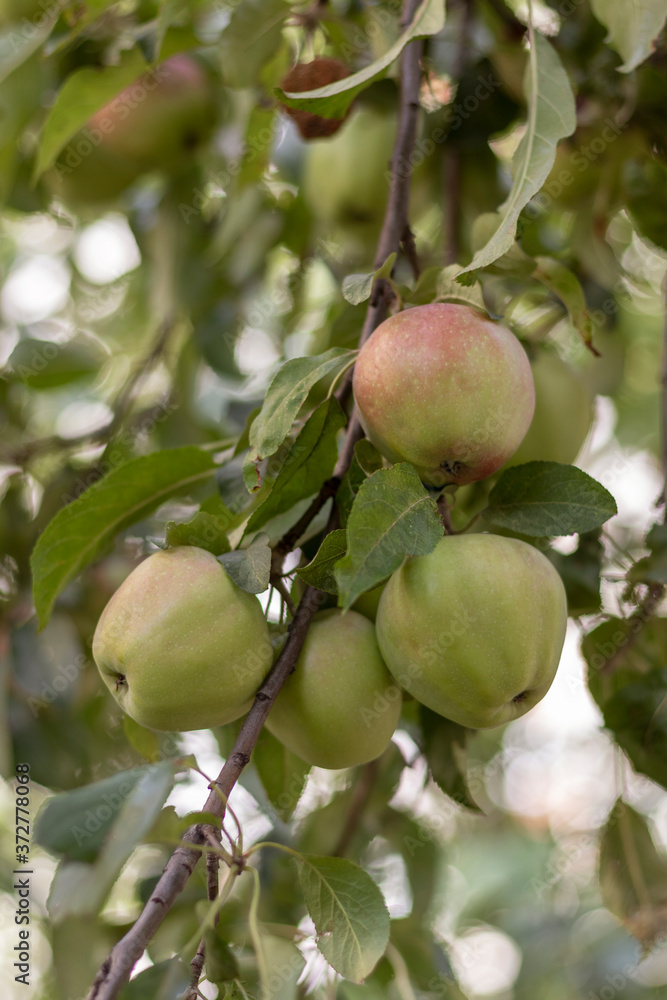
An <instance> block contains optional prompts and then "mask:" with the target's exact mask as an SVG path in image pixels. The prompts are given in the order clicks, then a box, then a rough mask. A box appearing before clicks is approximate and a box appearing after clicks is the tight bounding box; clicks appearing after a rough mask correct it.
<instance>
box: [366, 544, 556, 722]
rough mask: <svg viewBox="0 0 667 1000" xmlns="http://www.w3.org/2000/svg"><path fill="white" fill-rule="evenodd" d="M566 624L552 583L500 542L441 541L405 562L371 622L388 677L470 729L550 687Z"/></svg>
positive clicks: (540, 558)
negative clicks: (372, 622) (392, 676)
mask: <svg viewBox="0 0 667 1000" xmlns="http://www.w3.org/2000/svg"><path fill="white" fill-rule="evenodd" d="M566 625H567V601H566V597H565V588H564V586H563V583H562V581H561V578H560V576H559V575H558V573H557V572H556V570H555V569H554V567H553V566H552V564H551V563H550V562H549V560H548V559H547V558H546V556H544V555H543V554H542V553H541V552H539V551H538V550H537V549H536V548H534V547H533V546H532V545H528V544H527V543H526V542H522V541H519V540H518V539H516V538H505V537H502V536H500V535H487V534H472V535H447V536H445V537H444V538H443V539H442V540H441V541H440V542H438V544H437V545H436V547H435V549H434V550H433V551H432V552H431V553H429V555H427V556H417V557H413V558H409V559H407V560H406V561H405V562H404V563H403V565H402V566H401V567H400V569H398V570H397V571H396V572H395V573H394V574H393V575H392V576H391V578H390V580H389V582H388V584H387V586H386V587H385V590H384V593H383V595H382V598H381V599H380V607H379V609H378V616H377V622H376V628H377V636H378V642H379V645H380V650H381V651H382V656H383V657H384V660H385V663H386V664H387V666H388V667H389V670H390V671H391V673H392V674H393V675H394V677H395V678H396V680H397V681H398V682H399V684H400V685H401V686H402V687H403V688H405V690H406V691H408V692H409V693H410V694H412V695H413V696H414V697H415V698H416V699H417V701H420V702H421V703H422V704H424V705H426V706H427V707H428V708H430V709H432V710H433V711H434V712H437V713H439V714H440V715H443V716H444V717H445V718H446V719H451V720H452V721H453V722H458V723H459V724H460V725H462V726H469V727H470V728H473V729H487V728H490V727H491V726H499V725H502V724H503V723H505V722H510V721H511V720H512V719H517V718H519V716H521V715H524V714H525V713H526V712H527V711H528V710H529V709H531V708H532V707H533V706H534V705H536V704H537V702H538V701H540V699H541V698H543V697H544V695H545V694H546V693H547V691H548V690H549V687H550V686H551V682H552V681H553V679H554V676H555V673H556V669H557V667H558V662H559V660H560V654H561V650H562V648H563V642H564V639H565V628H566Z"/></svg>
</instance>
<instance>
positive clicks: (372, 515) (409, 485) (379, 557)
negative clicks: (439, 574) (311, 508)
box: [335, 462, 444, 609]
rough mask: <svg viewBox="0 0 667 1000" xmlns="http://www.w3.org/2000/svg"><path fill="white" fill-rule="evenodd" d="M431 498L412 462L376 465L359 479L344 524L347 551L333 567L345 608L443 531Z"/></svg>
mask: <svg viewBox="0 0 667 1000" xmlns="http://www.w3.org/2000/svg"><path fill="white" fill-rule="evenodd" d="M443 530H444V529H443V527H442V522H441V520H440V517H439V515H438V508H437V506H436V503H435V500H434V499H433V498H432V497H431V496H429V494H428V493H427V492H426V490H425V489H424V487H423V485H422V483H421V481H420V479H419V476H418V475H417V473H416V471H415V470H414V469H413V467H412V466H411V465H408V464H407V463H405V462H403V463H400V464H399V465H394V466H393V467H392V468H391V469H380V470H379V471H378V472H375V473H374V474H373V475H372V476H371V477H370V478H369V479H367V480H366V481H365V482H364V483H362V485H361V487H360V489H359V492H358V493H357V496H356V498H355V501H354V504H353V507H352V510H351V512H350V516H349V519H348V522H347V539H348V553H347V555H346V556H345V558H344V559H341V561H340V562H339V563H338V564H337V566H336V569H335V576H336V581H337V583H338V591H339V595H340V596H339V604H340V606H341V607H344V608H346V609H347V608H349V607H351V605H352V604H354V602H355V601H356V599H357V598H358V597H359V596H360V595H361V594H363V593H364V591H366V590H371V589H372V588H373V587H375V586H377V584H379V583H382V581H383V580H386V579H387V577H388V576H390V575H391V574H392V573H393V572H394V570H395V569H398V567H399V566H400V564H401V562H402V561H403V559H404V558H405V556H406V555H412V556H422V555H427V554H428V553H429V552H431V551H432V549H434V548H435V546H436V545H437V543H438V541H439V540H440V538H442V535H443Z"/></svg>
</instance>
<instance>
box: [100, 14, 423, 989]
mask: <svg viewBox="0 0 667 1000" xmlns="http://www.w3.org/2000/svg"><path fill="white" fill-rule="evenodd" d="M416 7H417V0H407V2H406V8H405V12H406V21H407V23H408V24H409V23H410V21H411V20H412V17H413V16H414V11H415V10H416ZM421 52H422V43H421V42H420V41H415V42H411V43H410V44H409V45H408V46H406V48H405V50H404V52H403V55H402V57H401V64H402V74H401V102H400V112H399V126H398V134H397V139H396V146H395V148H394V155H393V158H392V177H391V182H390V188H389V198H388V202H387V208H386V213H385V219H384V224H383V227H382V233H381V235H380V239H379V243H378V251H377V254H376V258H375V261H376V263H375V267H376V268H378V267H380V265H381V264H382V263H384V261H385V260H386V259H387V257H388V256H389V254H390V253H392V252H394V251H395V250H396V251H397V250H398V249H399V246H400V242H401V238H402V236H403V234H404V233H405V229H406V226H407V224H408V198H409V187H410V173H411V171H410V170H408V171H405V170H404V169H403V165H404V164H405V163H409V157H410V153H411V152H412V149H413V147H414V142H415V137H416V127H417V116H418V114H419V102H418V95H419V83H420V68H419V64H420V59H421ZM377 285H378V286H380V287H377V288H376V289H375V290H374V294H373V297H372V299H371V302H370V304H369V307H368V311H367V314H366V320H365V322H364V327H363V330H362V334H361V338H360V343H363V342H364V341H365V340H366V339H367V338H368V337H369V336H370V335H371V333H372V332H373V330H374V329H375V328H376V326H378V325H379V324H380V323H381V322H382V320H383V319H384V318H385V316H386V315H387V311H388V308H389V304H390V302H391V300H392V297H393V292H392V289H391V286H390V285H389V283H388V282H386V281H382V282H378V283H377ZM350 384H351V373H348V375H347V378H346V379H345V380H344V382H343V383H342V385H341V386H340V387H339V390H338V392H337V393H336V395H337V397H338V398H339V400H340V399H341V398H345V397H346V396H347V395H348V394H349V391H350ZM362 436H363V432H362V430H361V427H360V425H359V421H358V418H357V416H356V413H355V412H354V411H353V414H352V417H351V419H350V423H349V425H348V430H347V435H346V439H345V443H344V445H343V448H342V450H341V454H340V456H339V458H338V462H337V464H336V469H335V470H334V477H335V478H337V479H338V480H339V481H340V480H341V479H342V478H343V476H344V475H345V473H346V472H347V469H348V468H349V466H350V463H351V461H352V457H353V455H354V446H355V444H356V442H357V441H358V440H359V439H360V438H361V437H362ZM313 516H314V515H313ZM337 524H338V510H337V508H336V507H334V508H333V510H332V512H331V515H330V517H329V523H328V525H327V528H326V531H327V532H328V531H330V530H332V529H333V528H334V527H335V526H336V525H337ZM304 530H305V529H304ZM325 599H326V598H325V595H323V594H322V593H321V592H320V591H318V590H315V589H314V588H312V587H306V590H305V591H304V594H303V597H302V598H301V601H300V602H299V606H298V607H297V609H296V614H295V616H294V618H293V620H292V623H291V625H290V630H289V632H288V635H287V640H286V642H285V645H284V646H283V648H282V650H281V652H280V655H279V657H278V659H277V660H276V663H275V664H274V666H273V668H272V670H271V672H270V673H269V675H268V677H267V679H266V680H265V681H264V684H263V685H262V687H261V688H260V690H259V691H258V693H257V695H256V696H255V700H254V702H253V705H252V708H251V709H250V711H249V712H248V715H247V716H246V718H245V721H244V723H243V726H242V727H241V731H240V733H239V735H238V737H237V740H236V743H235V744H234V748H233V750H232V752H231V754H230V755H229V757H228V758H227V760H226V761H225V763H224V766H223V768H222V770H221V771H220V774H219V775H218V777H217V779H216V780H215V782H214V783H213V784H214V785H215V786H216V787H215V788H213V789H212V791H211V794H210V795H209V797H208V799H207V800H206V803H205V805H204V807H203V809H204V811H205V812H210V813H213V815H215V816H220V817H222V816H224V813H225V805H224V803H225V802H226V801H227V799H228V798H229V795H230V794H231V791H232V789H233V788H234V785H235V784H236V782H237V780H238V778H239V776H240V775H241V772H242V771H243V769H244V767H245V766H246V764H247V763H248V762H249V760H250V756H251V754H252V751H253V749H254V747H255V744H256V742H257V739H258V737H259V734H260V732H261V729H262V726H263V725H264V722H265V720H266V717H267V715H268V714H269V710H270V708H271V705H272V704H273V702H274V700H275V698H276V696H277V695H278V692H279V691H280V688H281V687H282V685H283V683H284V682H285V680H286V679H287V677H288V676H289V675H290V674H291V673H292V671H293V670H294V667H295V665H296V661H297V659H298V657H299V653H300V652H301V647H302V646H303V643H304V640H305V638H306V634H307V632H308V627H309V625H310V621H311V618H312V617H313V615H314V613H315V612H316V611H317V609H318V607H319V606H320V605H321V604H322V603H323V601H324V600H325ZM183 839H184V840H185V841H186V842H187V843H191V844H192V845H193V846H192V848H185V847H180V848H177V850H176V851H175V852H174V854H173V855H172V857H171V858H170V859H169V861H168V862H167V865H166V867H165V869H164V872H163V874H162V876H161V878H160V880H159V882H158V883H157V885H156V887H155V889H154V891H153V894H152V895H151V898H150V899H149V901H148V903H147V904H146V906H145V907H144V910H143V911H142V913H141V914H140V916H139V918H138V919H137V921H136V923H135V924H134V926H133V927H132V928H131V929H130V930H129V931H128V933H127V934H126V935H125V936H124V937H123V938H121V940H120V941H119V942H118V943H117V944H116V945H115V947H114V948H113V950H112V952H111V954H110V955H109V957H108V958H107V959H106V961H105V962H104V964H103V965H102V968H101V969H100V971H99V972H98V974H97V976H96V978H95V982H94V984H93V987H92V989H91V991H90V993H89V994H88V1000H114V998H116V997H117V996H118V993H119V992H120V990H121V989H122V987H123V985H124V983H125V982H126V981H127V979H128V977H129V975H130V972H131V971H132V968H133V967H134V965H135V963H136V962H137V960H138V959H139V958H140V956H141V955H142V954H143V952H144V949H145V947H146V945H147V944H148V942H149V941H150V940H151V938H152V937H153V935H154V934H155V932H156V930H157V929H158V927H159V926H160V924H161V923H162V920H163V919H164V917H165V916H166V914H167V913H168V911H169V909H170V907H171V906H172V904H173V902H174V900H175V899H176V897H177V896H178V894H179V893H181V892H182V891H183V889H184V888H185V885H186V883H187V881H188V879H189V877H190V875H191V874H192V872H193V870H194V868H195V865H196V864H197V861H198V859H199V857H200V856H201V852H202V851H201V849H202V845H203V843H204V841H205V835H204V830H203V828H202V826H200V825H197V826H194V827H192V828H191V829H190V830H188V831H187V833H186V834H185V836H184V838H183Z"/></svg>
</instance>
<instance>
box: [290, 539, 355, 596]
mask: <svg viewBox="0 0 667 1000" xmlns="http://www.w3.org/2000/svg"><path fill="white" fill-rule="evenodd" d="M346 552H347V532H346V531H345V530H344V529H343V528H337V529H336V530H335V531H330V532H329V534H328V535H326V536H325V538H324V541H323V542H322V544H321V545H320V547H319V549H318V551H317V555H316V556H315V558H314V559H311V561H310V562H309V563H308V565H307V566H302V567H301V568H300V569H298V570H297V574H298V575H299V576H300V577H301V579H302V580H304V581H305V582H306V583H307V584H309V585H310V586H311V587H316V588H317V589H318V590H322V591H324V593H325V594H337V593H338V584H337V583H336V577H335V576H334V566H335V565H336V563H337V562H338V561H339V560H340V559H342V557H343V556H344V555H345V553H346Z"/></svg>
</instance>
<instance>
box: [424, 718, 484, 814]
mask: <svg viewBox="0 0 667 1000" xmlns="http://www.w3.org/2000/svg"><path fill="white" fill-rule="evenodd" d="M419 722H420V725H421V731H422V739H423V749H424V756H425V757H426V762H427V764H428V767H429V771H430V772H431V777H432V778H433V780H434V781H435V783H436V785H437V786H438V788H440V789H442V791H443V792H444V793H445V795H449V797H450V798H452V799H454V801H455V802H457V803H458V804H459V805H461V806H467V807H468V808H469V809H474V810H475V811H476V812H479V811H480V809H479V806H478V805H477V803H476V802H475V801H474V799H473V798H472V797H471V795H470V791H469V789H468V783H467V779H466V763H467V760H466V741H467V739H468V736H469V735H470V730H469V729H466V728H465V727H464V726H459V725H458V723H456V722H451V721H450V720H449V719H445V718H443V717H442V716H441V715H437V714H436V713H435V712H432V711H431V710H430V709H428V708H425V707H424V705H420V706H419Z"/></svg>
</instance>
